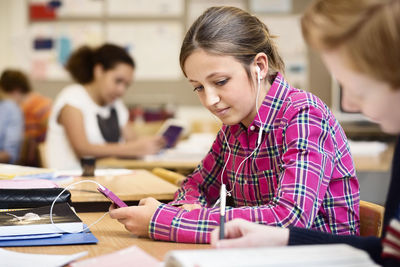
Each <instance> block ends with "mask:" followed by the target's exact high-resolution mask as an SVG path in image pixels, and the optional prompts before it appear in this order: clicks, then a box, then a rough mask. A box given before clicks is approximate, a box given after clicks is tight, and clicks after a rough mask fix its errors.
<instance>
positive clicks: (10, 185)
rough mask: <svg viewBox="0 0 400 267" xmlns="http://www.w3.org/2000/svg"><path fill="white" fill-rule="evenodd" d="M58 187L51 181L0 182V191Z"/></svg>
mask: <svg viewBox="0 0 400 267" xmlns="http://www.w3.org/2000/svg"><path fill="white" fill-rule="evenodd" d="M55 187H58V185H57V184H55V183H54V182H52V181H49V180H44V179H29V180H1V179H0V188H1V189H30V188H55Z"/></svg>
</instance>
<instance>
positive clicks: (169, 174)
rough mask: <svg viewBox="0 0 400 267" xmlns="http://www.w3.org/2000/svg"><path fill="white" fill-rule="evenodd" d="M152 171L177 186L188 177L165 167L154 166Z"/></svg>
mask: <svg viewBox="0 0 400 267" xmlns="http://www.w3.org/2000/svg"><path fill="white" fill-rule="evenodd" d="M151 172H152V173H153V174H155V175H157V176H158V177H160V178H162V179H164V180H166V181H168V182H170V183H172V184H174V185H177V186H180V185H181V184H182V182H183V181H184V180H185V178H186V177H185V176H184V175H182V174H180V173H177V172H173V171H170V170H167V169H164V168H154V169H153V170H152V171H151Z"/></svg>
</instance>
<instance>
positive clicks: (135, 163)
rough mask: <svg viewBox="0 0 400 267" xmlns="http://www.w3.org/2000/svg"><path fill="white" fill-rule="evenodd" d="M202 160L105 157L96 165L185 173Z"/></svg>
mask: <svg viewBox="0 0 400 267" xmlns="http://www.w3.org/2000/svg"><path fill="white" fill-rule="evenodd" d="M199 163H200V161H198V160H195V161H190V160H188V161H166V160H165V161H164V160H160V161H155V160H154V161H146V160H140V159H118V158H103V159H99V160H97V161H96V166H98V167H101V168H125V169H147V170H152V169H154V168H156V167H160V168H165V169H173V170H175V171H177V172H179V173H182V174H184V175H186V174H188V173H190V172H192V171H193V170H194V169H195V168H196V167H197V165H199Z"/></svg>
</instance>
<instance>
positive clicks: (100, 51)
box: [65, 44, 135, 84]
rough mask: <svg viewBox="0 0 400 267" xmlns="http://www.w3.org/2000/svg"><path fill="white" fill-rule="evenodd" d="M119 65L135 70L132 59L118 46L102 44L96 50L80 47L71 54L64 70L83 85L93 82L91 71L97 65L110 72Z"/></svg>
mask: <svg viewBox="0 0 400 267" xmlns="http://www.w3.org/2000/svg"><path fill="white" fill-rule="evenodd" d="M119 63H125V64H128V65H130V66H132V68H135V62H134V60H133V58H132V57H131V56H130V55H129V54H128V52H126V51H125V49H123V48H122V47H120V46H117V45H113V44H104V45H102V46H100V47H98V48H90V47H89V46H82V47H80V48H78V49H77V50H76V51H75V52H73V53H72V54H71V56H70V57H69V59H68V61H67V64H66V66H65V68H66V69H67V71H68V72H69V73H70V74H71V76H72V78H73V79H74V80H76V81H77V82H78V83H80V84H85V83H89V82H92V81H93V78H94V77H93V70H94V67H95V66H96V65H97V64H100V65H101V66H102V67H103V69H104V70H110V69H113V68H114V67H115V66H116V65H117V64H119Z"/></svg>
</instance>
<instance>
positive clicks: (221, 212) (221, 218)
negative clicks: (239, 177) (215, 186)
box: [219, 184, 226, 239]
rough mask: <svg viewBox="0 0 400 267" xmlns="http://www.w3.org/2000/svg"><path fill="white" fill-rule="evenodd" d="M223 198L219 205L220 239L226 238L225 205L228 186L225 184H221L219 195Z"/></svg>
mask: <svg viewBox="0 0 400 267" xmlns="http://www.w3.org/2000/svg"><path fill="white" fill-rule="evenodd" d="M219 197H220V199H221V205H220V206H219V215H220V216H219V239H224V234H225V227H224V225H225V205H226V188H225V184H222V185H221V191H220V195H219Z"/></svg>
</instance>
